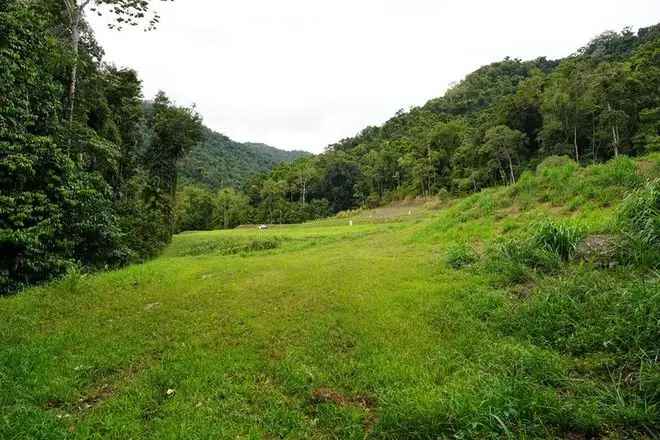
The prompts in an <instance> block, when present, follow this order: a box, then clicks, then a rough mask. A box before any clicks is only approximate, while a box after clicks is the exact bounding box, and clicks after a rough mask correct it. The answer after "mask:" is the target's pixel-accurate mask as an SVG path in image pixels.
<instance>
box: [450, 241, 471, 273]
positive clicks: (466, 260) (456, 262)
mask: <svg viewBox="0 0 660 440" xmlns="http://www.w3.org/2000/svg"><path fill="white" fill-rule="evenodd" d="M477 261H479V256H478V255H477V253H476V252H475V251H474V249H473V248H472V246H470V245H469V244H468V243H453V244H452V245H450V246H449V247H448V248H447V251H446V253H445V263H446V264H447V265H448V266H449V267H451V268H453V269H461V268H463V267H467V266H471V265H472V264H474V263H476V262H477Z"/></svg>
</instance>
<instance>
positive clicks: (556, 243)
mask: <svg viewBox="0 0 660 440" xmlns="http://www.w3.org/2000/svg"><path fill="white" fill-rule="evenodd" d="M582 236H583V234H582V231H581V230H580V228H579V227H577V226H575V225H573V224H570V223H566V222H553V221H545V222H542V223H540V224H538V225H537V226H536V227H535V231H534V235H533V241H534V242H535V243H536V244H537V245H538V246H540V247H542V248H543V249H545V250H547V251H549V252H553V253H555V254H556V255H557V256H558V257H559V258H561V259H562V260H563V261H568V260H569V259H570V258H571V257H572V256H573V255H574V254H575V250H576V249H577V246H578V244H579V243H580V240H581V239H582Z"/></svg>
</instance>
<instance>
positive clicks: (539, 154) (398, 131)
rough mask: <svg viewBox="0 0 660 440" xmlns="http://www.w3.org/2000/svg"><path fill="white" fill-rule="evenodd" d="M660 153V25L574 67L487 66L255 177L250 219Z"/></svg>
mask: <svg viewBox="0 0 660 440" xmlns="http://www.w3.org/2000/svg"><path fill="white" fill-rule="evenodd" d="M658 149H660V25H655V26H651V27H648V28H643V29H639V31H638V32H637V33H634V32H632V31H631V30H630V29H624V30H623V31H622V32H605V33H603V34H601V35H599V36H598V37H596V38H594V39H593V40H592V41H590V42H589V43H588V44H587V45H585V46H584V47H582V48H580V49H579V50H577V51H576V52H575V53H574V54H572V55H570V56H568V57H566V58H564V59H560V60H548V59H546V58H538V59H535V60H530V61H522V60H518V59H511V58H506V59H504V60H502V61H500V62H496V63H493V64H490V65H487V66H484V67H482V68H480V69H478V70H476V71H475V72H473V73H471V74H469V75H468V76H467V77H466V78H465V79H464V80H463V81H461V82H460V83H458V84H457V85H456V86H454V87H452V88H451V89H449V90H448V91H447V92H446V93H445V95H444V96H442V97H438V98H434V99H431V100H430V101H428V102H427V103H426V104H424V105H422V106H420V107H414V108H411V109H410V110H409V111H401V112H399V113H397V114H396V115H395V116H394V117H392V118H391V119H390V120H388V121H387V122H386V123H384V124H383V125H382V126H379V127H367V128H365V129H364V130H362V131H361V132H360V133H359V134H357V135H356V136H354V137H351V138H347V139H343V140H341V141H339V142H337V143H335V144H333V145H330V146H329V147H328V148H327V150H326V152H325V153H324V154H321V155H318V156H314V157H308V158H303V159H299V160H297V161H295V162H294V163H287V164H282V165H280V166H278V167H276V168H275V169H274V170H273V171H272V172H270V173H264V174H261V175H259V176H257V177H255V178H253V179H250V182H249V183H248V184H247V185H245V187H244V192H245V195H246V196H247V198H248V199H249V207H250V209H249V213H248V214H247V217H249V218H250V219H251V220H250V221H252V222H269V223H287V222H295V221H300V220H305V219H308V218H310V216H316V215H320V214H322V213H326V214H327V213H330V212H338V211H341V210H345V209H350V208H354V207H358V206H365V205H366V206H376V205H379V204H381V203H386V202H389V201H392V200H400V199H404V198H407V197H417V196H433V195H437V194H439V193H444V192H451V193H457V194H459V193H460V194H462V193H469V192H476V191H479V190H480V189H482V188H485V187H490V186H493V185H499V184H512V183H515V182H516V180H517V179H518V178H519V176H520V175H521V174H522V173H523V172H524V171H525V170H530V169H534V168H535V167H536V165H538V164H539V163H540V162H542V161H543V159H544V158H546V157H548V156H553V155H568V156H570V157H571V158H573V159H574V160H575V161H576V162H577V163H580V164H582V165H585V164H590V163H596V162H601V161H605V160H608V159H610V158H612V157H614V156H618V155H619V154H626V155H633V156H634V155H639V154H642V153H645V152H650V151H657V150H658ZM310 203H316V206H317V207H323V206H327V208H328V209H327V210H326V211H324V210H323V209H313V210H305V209H304V208H305V206H306V205H308V204H310ZM193 205H194V204H193ZM186 206H192V205H191V204H188V205H186Z"/></svg>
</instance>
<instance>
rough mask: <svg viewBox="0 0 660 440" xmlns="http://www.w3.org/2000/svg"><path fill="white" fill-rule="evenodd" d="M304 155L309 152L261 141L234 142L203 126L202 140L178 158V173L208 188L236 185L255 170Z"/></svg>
mask: <svg viewBox="0 0 660 440" xmlns="http://www.w3.org/2000/svg"><path fill="white" fill-rule="evenodd" d="M305 156H311V154H310V153H306V152H304V151H285V150H280V149H277V148H274V147H271V146H270V145H265V144H258V143H251V142H248V143H240V142H235V141H232V140H231V139H229V138H228V137H227V136H224V135H222V134H220V133H216V132H214V131H212V130H211V129H209V128H205V129H204V140H203V141H202V142H200V143H199V144H197V145H196V146H195V147H193V149H192V150H191V151H190V153H189V154H188V155H187V156H186V157H185V158H184V159H183V160H181V162H179V175H180V177H181V183H182V184H198V185H202V186H205V187H208V188H212V189H219V188H224V187H234V188H240V187H242V186H243V185H244V184H245V183H246V181H247V179H248V178H249V177H251V176H253V175H255V174H259V173H264V172H267V171H270V170H271V169H273V167H275V166H276V165H277V164H279V163H282V162H292V161H294V160H295V159H298V158H299V157H305Z"/></svg>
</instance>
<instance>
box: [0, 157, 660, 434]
mask: <svg viewBox="0 0 660 440" xmlns="http://www.w3.org/2000/svg"><path fill="white" fill-rule="evenodd" d="M658 164H660V160H659V158H658V157H653V156H650V157H646V158H643V159H641V160H638V161H635V162H634V161H631V160H629V159H627V158H619V159H617V160H616V161H612V162H610V163H608V164H604V165H599V166H596V167H589V168H579V167H577V166H576V165H575V164H573V163H572V162H570V160H567V159H563V158H552V159H549V160H547V161H546V162H544V163H543V164H542V165H541V166H539V169H538V170H537V172H536V173H534V174H532V173H530V174H528V175H526V176H523V177H522V178H521V179H520V181H519V183H518V184H516V185H515V186H512V187H508V188H498V189H492V190H487V191H483V192H481V193H479V194H475V195H472V196H470V197H467V198H463V199H456V200H445V201H442V202H439V204H440V209H437V207H435V208H434V209H433V210H430V209H421V208H419V207H418V208H415V207H412V208H409V207H405V208H401V207H396V208H393V209H390V210H388V209H380V210H378V211H374V212H373V213H370V212H369V211H363V212H360V213H356V214H355V215H347V216H346V217H344V216H340V217H339V218H333V219H328V220H323V221H315V222H312V223H309V224H305V225H296V226H286V227H277V228H273V229H272V230H267V231H256V230H254V229H242V230H235V231H214V232H199V233H190V234H182V235H180V236H177V237H175V240H174V242H173V243H172V245H171V247H170V248H169V249H168V250H167V251H166V252H165V254H164V255H163V256H161V257H160V258H158V259H156V260H154V261H152V262H149V263H147V264H144V265H138V266H132V267H129V268H126V269H123V270H120V271H116V272H109V273H104V274H98V275H94V276H86V275H84V274H80V273H77V272H72V273H70V274H69V275H68V276H67V277H65V278H64V279H62V280H61V281H59V282H56V283H52V284H51V285H48V286H45V287H42V288H36V289H31V290H28V291H25V292H23V293H22V294H20V295H17V296H14V297H10V298H2V299H0V338H1V339H2V341H3V344H2V345H1V346H0V414H2V417H0V438H136V439H141V438H153V439H156V438H157V439H167V438H276V437H287V438H355V439H363V438H365V437H366V438H393V439H398V438H493V439H495V438H572V439H580V438H584V439H586V438H611V439H617V438H640V439H642V438H656V437H657V435H658V431H659V429H660V426H659V425H660V421H659V414H660V407H659V404H660V395H659V390H660V369H659V366H658V365H659V364H658V360H659V359H660V351H659V344H660V343H659V342H658V341H659V340H660V324H659V322H658V321H659V320H658V317H659V316H660V287H659V284H658V273H657V270H658V264H659V263H660V257H659V255H660V254H659V253H658V251H659V246H658V245H659V241H658V237H659V236H660V234H659V223H658V209H659V202H658V181H657V180H654V179H657V177H658V176H660V166H659V165H658ZM388 215H389V216H391V218H392V219H393V221H388V218H387V216H388ZM349 218H350V219H352V220H353V226H349V223H348V220H349Z"/></svg>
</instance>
